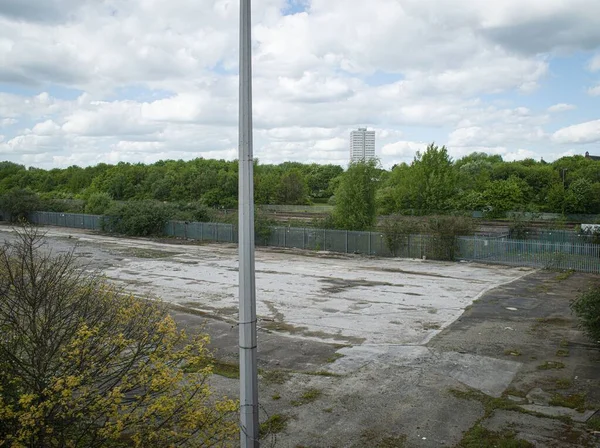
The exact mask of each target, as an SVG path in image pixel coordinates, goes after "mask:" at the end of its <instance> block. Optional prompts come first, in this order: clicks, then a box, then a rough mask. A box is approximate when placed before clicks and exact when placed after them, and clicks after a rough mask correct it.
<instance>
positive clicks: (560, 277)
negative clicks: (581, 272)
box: [555, 269, 575, 282]
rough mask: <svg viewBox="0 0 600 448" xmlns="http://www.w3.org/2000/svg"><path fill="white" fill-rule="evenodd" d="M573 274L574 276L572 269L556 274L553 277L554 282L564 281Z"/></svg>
mask: <svg viewBox="0 0 600 448" xmlns="http://www.w3.org/2000/svg"><path fill="white" fill-rule="evenodd" d="M573 274H575V271H574V270H573V269H569V270H568V271H565V272H561V273H560V274H558V275H557V276H556V277H555V280H556V281H558V282H562V281H564V280H567V279H568V278H569V277H571V276H572V275H573Z"/></svg>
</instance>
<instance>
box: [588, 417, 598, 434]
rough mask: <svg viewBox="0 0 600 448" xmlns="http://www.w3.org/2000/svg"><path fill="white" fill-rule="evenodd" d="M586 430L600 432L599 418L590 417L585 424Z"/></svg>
mask: <svg viewBox="0 0 600 448" xmlns="http://www.w3.org/2000/svg"><path fill="white" fill-rule="evenodd" d="M586 426H587V428H588V429H591V430H592V431H600V417H592V418H590V419H589V420H588V421H587V422H586Z"/></svg>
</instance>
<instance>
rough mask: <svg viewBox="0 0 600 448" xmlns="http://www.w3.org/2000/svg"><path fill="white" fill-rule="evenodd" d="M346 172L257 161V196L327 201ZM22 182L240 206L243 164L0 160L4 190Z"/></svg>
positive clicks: (76, 191) (80, 195) (77, 193)
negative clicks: (30, 164) (51, 164)
mask: <svg viewBox="0 0 600 448" xmlns="http://www.w3.org/2000/svg"><path fill="white" fill-rule="evenodd" d="M342 173H343V169H342V168H341V167H339V166H335V165H317V164H312V165H305V164H301V163H292V162H288V163H283V164H281V165H263V164H259V163H257V164H256V167H255V193H256V202H257V203H258V204H291V205H295V204H300V205H302V204H308V203H309V202H311V201H319V200H324V201H327V199H329V198H330V197H331V196H332V195H333V189H334V186H335V184H334V183H332V181H333V179H335V178H337V177H338V176H340V175H341V174H342ZM19 188H20V189H28V190H31V191H33V192H36V193H41V194H44V195H46V196H48V197H52V198H65V199H74V198H75V199H88V198H89V197H90V196H92V195H94V194H98V193H105V194H108V195H109V196H110V197H111V198H112V199H114V200H117V201H130V200H146V199H153V200H158V201H168V202H191V201H199V202H202V203H203V204H204V205H206V206H208V207H219V208H236V207H237V196H238V164H237V162H229V161H225V160H205V159H195V160H191V161H187V162H185V161H183V160H177V161H174V160H170V161H160V162H156V163H154V164H151V165H144V164H129V163H119V164H117V165H107V164H104V163H101V164H99V165H95V166H92V167H86V168H81V167H78V166H71V167H69V168H66V169H59V168H56V169H52V170H43V169H38V168H25V167H24V166H23V165H18V164H15V163H12V162H0V194H2V193H4V192H7V191H10V190H13V189H19Z"/></svg>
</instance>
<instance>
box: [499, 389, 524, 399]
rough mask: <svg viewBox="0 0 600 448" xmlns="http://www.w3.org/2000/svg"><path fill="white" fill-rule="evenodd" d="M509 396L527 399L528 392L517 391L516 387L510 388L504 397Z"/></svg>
mask: <svg viewBox="0 0 600 448" xmlns="http://www.w3.org/2000/svg"><path fill="white" fill-rule="evenodd" d="M507 395H512V396H513V397H519V398H525V397H527V392H523V391H522V390H519V389H515V388H514V387H509V388H508V389H506V390H505V391H504V393H503V394H502V396H503V397H506V396H507Z"/></svg>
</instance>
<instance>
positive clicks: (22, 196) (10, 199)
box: [0, 188, 41, 222]
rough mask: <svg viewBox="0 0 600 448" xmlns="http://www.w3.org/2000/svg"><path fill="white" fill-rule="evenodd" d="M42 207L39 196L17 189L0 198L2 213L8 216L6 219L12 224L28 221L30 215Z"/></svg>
mask: <svg viewBox="0 0 600 448" xmlns="http://www.w3.org/2000/svg"><path fill="white" fill-rule="evenodd" d="M40 206H41V201H40V198H39V196H38V195H37V194H35V193H34V192H32V191H29V190H23V189H20V188H16V189H13V190H10V191H8V192H7V193H4V194H3V195H2V196H0V211H2V212H4V213H6V214H7V216H5V217H4V219H8V220H10V221H12V222H18V221H21V220H28V219H29V215H30V213H32V212H35V211H36V210H39V209H40Z"/></svg>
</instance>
